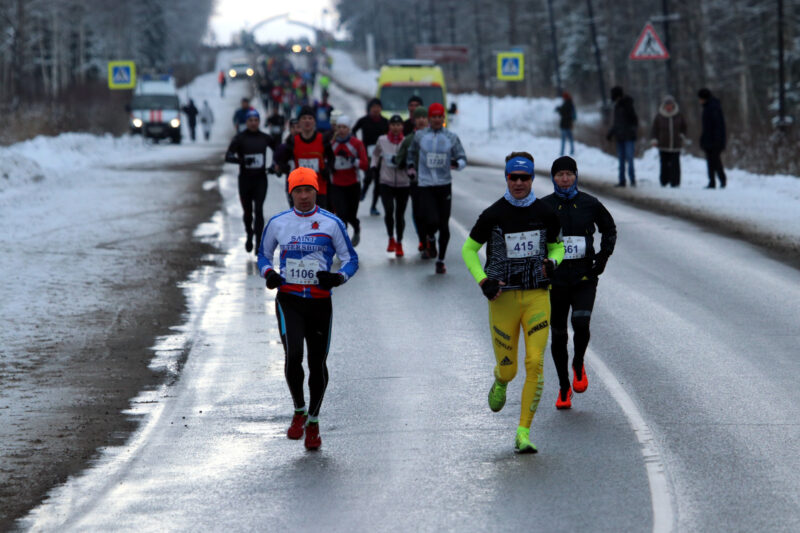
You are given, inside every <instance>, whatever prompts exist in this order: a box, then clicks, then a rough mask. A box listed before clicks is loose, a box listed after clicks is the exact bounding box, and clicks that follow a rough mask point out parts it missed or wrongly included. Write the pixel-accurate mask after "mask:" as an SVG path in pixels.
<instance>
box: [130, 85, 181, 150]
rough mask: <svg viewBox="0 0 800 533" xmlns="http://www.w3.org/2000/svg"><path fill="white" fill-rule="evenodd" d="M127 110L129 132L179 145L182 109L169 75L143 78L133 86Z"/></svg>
mask: <svg viewBox="0 0 800 533" xmlns="http://www.w3.org/2000/svg"><path fill="white" fill-rule="evenodd" d="M127 109H128V112H129V113H130V127H131V133H133V134H137V133H141V134H142V135H143V136H144V137H145V138H147V137H150V138H152V139H170V140H171V141H172V142H173V143H176V144H180V142H181V108H180V102H179V100H178V91H177V89H176V87H175V80H174V79H173V78H172V77H171V76H169V75H163V76H157V77H154V76H143V77H142V78H141V79H140V80H139V82H138V83H137V84H136V89H135V90H134V92H133V99H132V100H131V103H130V104H129V105H128V107H127Z"/></svg>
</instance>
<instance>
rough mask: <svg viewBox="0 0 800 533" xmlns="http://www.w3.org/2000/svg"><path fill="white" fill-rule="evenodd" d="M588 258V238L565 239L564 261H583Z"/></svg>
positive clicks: (568, 236) (575, 236)
mask: <svg viewBox="0 0 800 533" xmlns="http://www.w3.org/2000/svg"><path fill="white" fill-rule="evenodd" d="M584 257H586V237H583V236H578V235H567V236H565V237H564V259H583V258H584Z"/></svg>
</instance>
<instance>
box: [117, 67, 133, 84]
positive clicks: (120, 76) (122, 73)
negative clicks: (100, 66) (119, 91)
mask: <svg viewBox="0 0 800 533" xmlns="http://www.w3.org/2000/svg"><path fill="white" fill-rule="evenodd" d="M130 81H131V75H130V71H129V70H128V69H127V68H125V67H114V83H130Z"/></svg>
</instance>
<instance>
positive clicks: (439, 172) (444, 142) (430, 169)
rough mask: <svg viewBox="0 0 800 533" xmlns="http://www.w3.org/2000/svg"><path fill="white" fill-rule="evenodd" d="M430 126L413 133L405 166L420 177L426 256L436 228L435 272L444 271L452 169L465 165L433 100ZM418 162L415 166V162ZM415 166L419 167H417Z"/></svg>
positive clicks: (431, 255) (432, 245) (432, 246)
mask: <svg viewBox="0 0 800 533" xmlns="http://www.w3.org/2000/svg"><path fill="white" fill-rule="evenodd" d="M428 121H429V122H430V127H429V128H427V129H424V130H422V131H420V132H418V133H417V134H416V135H414V140H413V141H412V142H411V145H410V146H409V147H408V156H407V157H406V166H407V167H408V170H409V174H412V175H414V174H416V175H417V178H418V179H419V189H420V191H419V197H420V198H419V199H420V203H421V211H420V218H421V219H422V221H423V228H424V230H423V232H424V233H425V242H426V250H427V256H428V257H429V258H431V259H432V258H434V257H437V253H436V232H437V231H438V232H439V253H438V260H437V261H436V273H437V274H444V273H446V272H447V269H446V268H445V266H444V258H445V255H446V254H447V243H448V242H449V241H450V203H451V196H452V189H451V182H452V181H453V177H452V175H451V173H450V170H451V169H456V170H462V169H463V168H464V167H465V166H467V156H466V155H465V154H464V148H462V147H461V141H460V140H459V138H458V136H457V135H456V134H455V133H453V132H451V131H450V130H448V129H447V128H445V127H444V106H442V104H439V103H433V104H431V105H430V107H428ZM417 164H418V166H417ZM417 169H418V170H417Z"/></svg>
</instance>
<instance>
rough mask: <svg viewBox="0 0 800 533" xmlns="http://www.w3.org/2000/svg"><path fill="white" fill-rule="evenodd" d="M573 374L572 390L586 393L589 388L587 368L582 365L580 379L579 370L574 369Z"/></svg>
mask: <svg viewBox="0 0 800 533" xmlns="http://www.w3.org/2000/svg"><path fill="white" fill-rule="evenodd" d="M572 372H573V376H572V388H573V389H575V392H578V393H580V392H584V391H585V390H586V388H587V387H588V386H589V378H587V377H586V368H584V366H583V365H581V370H580V376H581V377H580V379H578V370H577V369H576V368H575V367H572Z"/></svg>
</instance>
